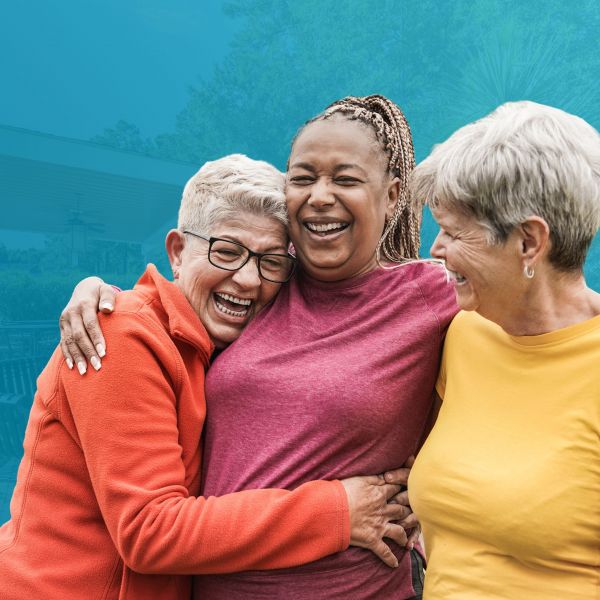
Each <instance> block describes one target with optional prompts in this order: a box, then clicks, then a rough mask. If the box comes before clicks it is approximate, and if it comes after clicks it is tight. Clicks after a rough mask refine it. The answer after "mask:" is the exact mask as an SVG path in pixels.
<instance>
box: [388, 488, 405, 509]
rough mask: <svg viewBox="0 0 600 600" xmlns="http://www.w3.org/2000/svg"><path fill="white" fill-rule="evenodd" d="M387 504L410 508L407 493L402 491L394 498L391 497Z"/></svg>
mask: <svg viewBox="0 0 600 600" xmlns="http://www.w3.org/2000/svg"><path fill="white" fill-rule="evenodd" d="M388 502H394V503H396V504H402V505H403V506H410V500H409V499H408V491H407V490H404V491H403V492H400V493H399V494H396V495H395V496H392V497H391V498H390V499H389V500H388Z"/></svg>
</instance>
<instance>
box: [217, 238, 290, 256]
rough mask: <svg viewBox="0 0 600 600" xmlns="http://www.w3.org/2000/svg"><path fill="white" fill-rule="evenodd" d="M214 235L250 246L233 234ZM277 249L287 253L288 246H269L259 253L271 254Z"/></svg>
mask: <svg viewBox="0 0 600 600" xmlns="http://www.w3.org/2000/svg"><path fill="white" fill-rule="evenodd" d="M213 237H216V238H219V239H221V240H228V241H230V242H236V243H237V244H241V245H242V246H244V247H245V248H248V246H247V245H246V244H244V242H242V240H240V239H239V238H236V237H235V236H233V235H222V236H221V235H215V236H213ZM248 250H252V251H253V252H256V250H254V249H253V248H248ZM275 250H281V251H282V252H283V253H284V254H287V246H283V245H277V246H269V247H268V248H267V249H266V250H263V251H262V252H260V253H259V254H271V253H272V252H275Z"/></svg>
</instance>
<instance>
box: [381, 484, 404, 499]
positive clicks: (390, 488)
mask: <svg viewBox="0 0 600 600" xmlns="http://www.w3.org/2000/svg"><path fill="white" fill-rule="evenodd" d="M381 491H382V493H384V494H385V498H386V500H389V499H390V498H392V497H393V496H395V495H396V494H398V493H399V492H400V486H399V485H396V484H394V483H384V484H383V487H382V488H381Z"/></svg>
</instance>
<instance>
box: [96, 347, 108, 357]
mask: <svg viewBox="0 0 600 600" xmlns="http://www.w3.org/2000/svg"><path fill="white" fill-rule="evenodd" d="M96 352H98V356H99V357H100V358H104V355H105V354H106V350H105V349H104V344H98V345H97V346H96Z"/></svg>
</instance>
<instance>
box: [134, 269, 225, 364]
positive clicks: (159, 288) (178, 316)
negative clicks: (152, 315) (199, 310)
mask: <svg viewBox="0 0 600 600" xmlns="http://www.w3.org/2000/svg"><path fill="white" fill-rule="evenodd" d="M135 289H139V290H140V291H142V292H143V293H144V294H145V295H147V296H150V297H151V298H153V299H156V300H157V301H158V302H159V304H160V305H161V306H162V309H163V311H164V314H163V315H161V319H162V320H163V321H164V324H165V326H166V327H167V329H168V331H169V333H170V335H171V337H173V338H176V339H180V340H183V341H185V342H187V343H188V344H191V345H192V346H194V348H195V349H196V350H198V351H199V352H200V353H201V354H202V355H203V356H204V357H205V359H206V363H207V364H208V361H209V359H210V355H211V354H212V353H213V351H214V349H215V347H214V344H213V343H212V341H211V339H210V337H209V336H208V333H207V331H206V329H205V328H204V325H203V324H202V321H200V318H199V317H198V315H197V314H196V313H195V312H194V309H193V308H192V307H191V305H190V303H189V302H188V300H187V298H186V297H185V296H184V295H183V292H182V291H181V290H180V289H179V288H178V287H177V286H176V285H175V284H174V283H173V282H172V281H168V280H167V279H165V278H164V277H163V276H162V275H161V274H160V273H159V272H158V269H157V268H156V267H155V266H154V265H153V264H149V265H148V266H147V267H146V271H145V272H144V274H143V275H142V276H141V277H140V279H139V280H138V282H137V283H136V284H135Z"/></svg>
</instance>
